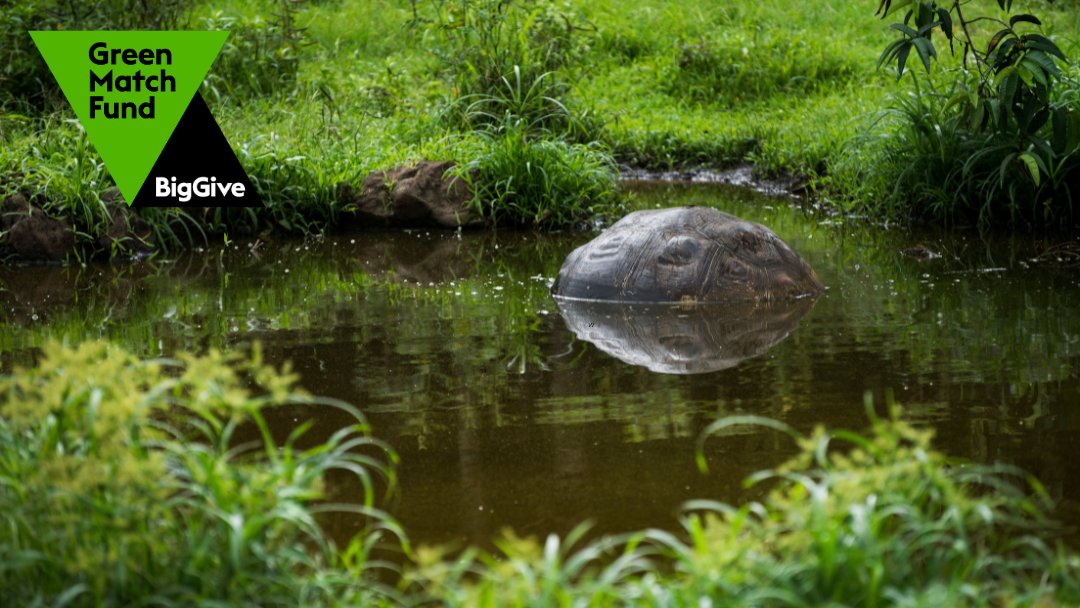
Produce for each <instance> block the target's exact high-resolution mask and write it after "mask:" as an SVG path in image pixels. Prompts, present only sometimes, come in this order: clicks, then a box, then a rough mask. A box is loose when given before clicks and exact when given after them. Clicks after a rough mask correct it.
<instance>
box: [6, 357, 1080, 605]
mask: <svg viewBox="0 0 1080 608" xmlns="http://www.w3.org/2000/svg"><path fill="white" fill-rule="evenodd" d="M290 404H291V405H298V404H304V405H309V406H310V405H316V406H318V407H328V408H334V409H335V410H337V411H340V412H343V413H344V414H345V416H346V417H348V418H349V419H351V420H353V424H351V425H347V426H345V427H344V428H342V429H341V430H340V431H338V432H336V433H334V434H333V435H332V436H330V437H329V438H327V439H325V440H323V441H319V440H316V441H315V442H314V445H308V446H307V447H301V445H302V444H303V443H304V441H305V440H304V439H303V437H304V435H305V433H306V432H307V431H308V429H309V428H310V423H300V424H299V425H298V426H297V427H296V430H295V431H293V432H292V433H290V434H289V436H288V437H273V436H271V434H270V431H269V430H268V429H267V426H266V423H265V421H264V417H263V416H264V412H265V410H266V409H267V408H271V407H289V406H290ZM867 411H868V413H869V415H870V420H871V427H870V429H869V431H868V432H867V434H865V435H862V434H858V433H853V432H850V431H840V430H833V431H827V430H823V429H818V430H816V431H814V432H813V434H811V435H809V436H802V435H800V434H798V433H797V432H795V431H794V430H792V429H790V428H788V427H786V426H785V425H783V424H782V423H778V422H775V421H772V420H769V419H761V418H756V417H735V418H727V419H721V420H719V421H717V422H716V423H714V424H713V425H712V426H710V427H709V429H708V430H707V431H706V433H705V434H704V435H702V437H701V439H700V440H699V448H698V454H699V456H698V458H699V466H700V467H701V468H702V470H703V471H706V470H707V469H708V460H709V459H708V457H707V455H706V454H707V450H706V449H705V448H707V447H708V443H711V442H715V441H719V439H715V438H714V439H710V437H711V436H713V435H715V436H718V437H724V436H725V433H726V432H727V430H728V429H732V428H736V427H738V426H741V425H746V424H756V425H765V426H767V427H770V428H773V429H776V430H778V431H781V432H784V433H788V434H789V435H791V436H792V437H793V438H794V439H795V440H796V442H797V443H798V445H799V447H800V450H799V453H798V454H797V455H796V456H795V457H794V458H792V459H791V460H789V461H788V462H787V463H785V464H783V465H781V466H780V467H778V468H776V469H775V470H771V471H763V472H761V473H759V474H757V475H755V476H753V477H752V478H751V479H750V483H753V484H769V486H770V489H769V491H768V492H767V494H765V495H764V499H763V500H762V501H761V502H751V503H749V504H746V505H743V506H741V507H733V506H728V505H723V504H718V503H712V502H704V501H698V502H694V503H690V504H687V505H686V513H685V515H684V516H683V518H682V523H683V527H684V529H683V530H682V531H681V532H679V533H668V532H662V531H659V530H645V531H642V532H637V533H630V534H625V535H620V536H609V537H602V538H599V539H597V540H593V541H589V542H585V541H583V540H582V537H583V534H584V533H585V528H579V529H578V530H576V531H575V532H574V533H572V534H570V535H568V536H567V537H566V538H564V539H560V538H558V537H556V536H550V537H548V538H547V539H546V540H545V541H544V542H543V543H542V544H537V543H536V542H535V541H533V540H530V539H521V538H518V537H515V536H513V535H508V536H507V537H506V538H505V540H504V541H502V542H501V543H500V544H499V547H500V549H499V551H498V553H495V554H489V553H486V552H481V551H477V550H468V551H466V552H465V553H464V554H461V555H457V556H456V559H454V560H447V559H446V558H447V557H448V554H447V553H446V552H445V551H444V550H442V549H439V548H423V547H422V548H419V549H415V550H414V549H412V548H411V547H410V545H409V544H408V541H407V539H406V537H405V535H404V533H403V532H402V531H401V530H400V528H399V527H398V526H397V525H396V524H395V523H394V521H393V520H392V519H391V518H390V517H389V516H387V515H386V514H384V513H383V512H381V511H380V510H379V509H378V508H377V507H378V504H377V500H376V494H377V492H378V488H380V487H385V486H386V484H387V483H389V484H390V485H391V486H392V484H393V479H394V477H393V471H394V468H393V462H394V459H393V454H392V453H390V452H389V451H388V450H387V449H386V448H385V447H384V446H382V445H381V444H380V443H379V442H378V441H376V440H373V439H371V438H370V436H369V435H368V434H367V429H366V426H365V425H364V422H363V418H362V417H361V416H360V414H359V413H358V412H357V411H356V410H354V409H353V408H352V407H351V406H349V405H346V404H343V403H340V402H337V401H331V400H326V399H318V398H312V397H309V396H306V395H304V394H302V393H300V392H298V391H297V390H296V389H295V388H294V386H293V378H292V376H290V375H289V373H288V371H287V370H285V371H282V372H276V371H274V370H272V369H269V368H267V367H265V366H264V365H262V363H261V362H260V356H259V351H258V349H256V350H255V351H254V353H253V356H252V358H251V359H250V360H247V359H242V358H236V357H231V356H223V355H220V354H217V353H213V352H212V353H210V354H208V355H206V356H203V357H182V358H181V359H180V360H178V361H166V360H158V361H141V360H139V359H137V358H135V357H133V356H132V355H130V354H128V353H126V352H124V351H123V350H122V349H120V348H119V347H116V346H113V345H109V344H108V343H101V342H87V343H84V344H83V345H81V346H80V347H77V348H67V347H62V346H60V345H58V344H53V345H51V346H49V347H48V348H46V349H45V352H44V355H43V357H42V359H41V361H40V363H39V365H38V366H37V367H35V368H30V369H20V370H18V371H17V372H16V373H15V374H14V375H12V376H8V377H5V378H4V379H3V380H2V383H0V414H2V415H0V439H2V440H3V442H4V445H5V446H7V447H6V449H5V451H4V457H3V459H2V460H0V481H2V483H0V506H2V507H3V509H2V513H3V521H4V525H3V526H0V548H2V549H3V551H2V554H3V556H4V557H3V558H2V560H0V581H2V582H3V587H4V590H5V598H6V599H8V600H10V601H14V602H15V603H17V604H20V605H34V604H56V603H60V604H65V605H135V604H138V605H143V604H155V605H172V604H185V605H190V604H192V603H205V602H210V603H221V602H224V603H228V604H258V605H297V604H303V605H312V606H317V605H370V604H413V603H425V602H437V603H440V604H444V605H465V606H477V605H490V606H505V605H523V604H529V605H566V604H575V605H576V604H583V605H584V604H589V605H594V604H595V605H621V604H649V605H688V604H695V605H696V604H697V603H699V602H700V601H701V600H702V599H703V598H710V599H711V600H712V601H713V602H716V603H719V604H725V605H726V604H735V605H777V606H782V605H792V606H795V605H824V604H833V605H867V606H883V605H927V604H928V603H935V604H943V605H965V606H1001V605H1058V604H1067V603H1073V604H1074V603H1075V602H1076V601H1078V600H1080V586H1078V584H1077V581H1078V580H1080V578H1078V574H1080V572H1078V569H1080V558H1078V556H1076V555H1075V554H1074V553H1072V552H1071V551H1069V550H1067V549H1065V548H1064V547H1062V546H1059V545H1057V544H1056V543H1055V540H1054V539H1055V535H1056V534H1057V528H1056V525H1055V524H1054V523H1053V522H1052V521H1050V520H1048V519H1047V518H1046V516H1045V515H1044V513H1045V509H1046V506H1047V505H1046V504H1045V499H1044V498H1043V495H1042V493H1041V489H1040V487H1039V486H1038V485H1037V484H1034V485H1031V486H1028V485H1026V484H1025V477H1024V476H1023V475H1022V474H1021V473H1020V472H1018V471H1016V470H1013V469H1008V468H1002V467H995V466H979V465H964V464H962V463H956V462H951V461H950V460H948V459H946V458H944V457H943V456H942V455H940V454H939V453H937V452H936V451H935V450H934V449H933V448H932V447H931V445H930V441H931V433H930V432H927V431H922V430H917V429H914V428H912V427H911V426H909V425H907V424H906V423H904V422H902V421H901V420H899V419H898V418H897V417H896V414H897V413H896V411H893V412H892V413H891V414H890V417H889V418H885V419H879V418H877V417H876V415H875V414H874V410H873V408H872V407H870V406H869V405H868V408H867ZM308 443H310V442H308ZM342 475H345V476H351V477H354V478H355V479H356V480H358V481H359V483H354V484H349V483H343V482H342V480H341V476H342ZM342 487H345V488H353V490H352V491H355V492H359V493H360V495H359V496H343V495H342V493H341V491H340V490H339V489H337V488H342ZM335 509H347V510H349V511H351V512H355V513H356V514H357V516H358V517H361V518H363V519H364V520H365V521H367V522H368V525H367V526H366V527H365V528H363V529H362V530H361V531H360V532H359V533H358V534H356V535H355V536H354V537H353V538H351V539H345V540H344V541H342V540H341V539H331V538H329V537H327V536H326V535H325V534H324V533H323V532H322V531H321V529H320V527H319V525H318V520H319V517H320V514H321V513H325V512H327V511H331V510H335ZM386 550H393V551H396V552H399V555H401V557H398V558H395V559H393V560H392V561H390V562H387V561H386V560H385V559H382V558H379V557H377V552H379V551H386Z"/></svg>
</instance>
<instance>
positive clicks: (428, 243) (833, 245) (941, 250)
mask: <svg viewBox="0 0 1080 608" xmlns="http://www.w3.org/2000/svg"><path fill="white" fill-rule="evenodd" d="M637 204H638V205H639V206H641V207H654V206H658V205H659V206H663V205H685V204H704V205H711V206H715V207H718V208H720V209H723V210H725V211H728V212H731V213H734V214H736V215H739V216H742V217H744V218H747V219H751V220H755V221H759V222H762V223H764V224H766V225H768V226H770V227H772V228H773V229H774V230H775V231H776V232H777V233H778V234H780V236H781V237H783V238H784V239H785V240H787V241H788V242H789V243H790V244H791V245H792V246H793V247H795V249H796V250H797V251H799V252H800V253H802V254H803V256H804V257H805V258H806V259H807V260H808V261H809V262H810V263H811V265H812V266H813V267H814V268H815V269H816V270H817V272H818V274H819V276H820V277H821V279H822V281H823V282H824V283H825V284H826V285H827V286H828V290H827V291H826V292H825V293H824V294H823V295H822V296H821V297H820V298H818V299H817V301H815V302H812V303H808V304H806V305H802V306H801V308H800V309H799V310H796V311H794V312H792V311H780V312H778V313H776V314H771V313H770V314H771V316H770V314H765V315H764V316H763V315H762V314H761V313H760V312H759V313H753V312H751V313H732V314H730V315H728V316H724V314H721V313H717V314H716V315H704V317H705V318H703V319H702V318H696V317H695V314H694V313H690V312H686V311H676V312H675V313H673V314H672V313H668V312H664V311H660V312H657V311H655V310H644V311H642V313H641V314H635V315H628V314H627V313H625V311H614V312H612V311H604V310H601V311H599V312H597V311H596V310H585V311H581V310H578V311H566V310H563V311H560V307H559V306H558V304H557V303H556V302H555V301H554V300H552V299H551V297H550V296H549V294H548V286H549V284H550V281H551V280H552V278H553V277H554V275H555V273H556V271H557V270H558V267H559V265H560V263H561V261H562V259H563V257H564V256H565V255H566V254H567V253H568V252H569V251H570V250H571V249H573V248H574V247H575V246H577V245H579V244H581V243H582V242H584V241H585V240H587V239H588V238H589V235H587V234H580V233H564V234H543V235H538V234H530V233H504V232H500V233H497V234H492V233H488V232H484V233H478V234H469V233H465V234H460V235H456V234H444V233H427V232H423V231H417V232H411V233H393V234H390V233H386V234H365V235H359V236H356V237H326V238H324V239H318V240H311V241H307V242H297V241H271V242H267V243H258V244H253V243H243V244H232V245H230V246H228V247H216V248H210V249H207V250H204V251H197V252H192V253H189V254H184V255H178V256H165V257H163V258H161V259H157V260H153V261H150V262H139V263H133V264H130V265H124V264H114V265H111V266H89V267H75V268H41V267H36V268H0V286H2V289H3V290H2V291H0V318H2V319H4V320H5V322H4V324H3V326H2V329H0V365H2V366H3V367H4V368H5V369H10V367H11V366H12V365H13V364H16V363H27V362H31V361H33V358H34V356H35V353H36V348H37V347H38V346H40V345H41V344H43V343H44V342H45V341H46V340H48V339H50V338H61V339H65V340H68V341H78V340H82V339H85V338H89V337H107V338H110V339H113V340H115V341H118V342H120V343H123V344H125V345H126V346H127V347H129V348H131V349H133V350H135V351H137V352H139V353H141V354H144V355H148V356H150V355H155V356H156V355H162V354H170V353H173V352H176V351H177V350H189V351H200V350H204V349H206V348H209V347H226V348H238V349H246V348H249V347H250V345H251V344H252V343H253V342H255V341H260V342H261V343H262V344H263V346H264V350H265V351H266V354H267V356H268V358H270V359H271V360H273V361H279V362H280V361H285V360H289V361H292V362H293V365H294V366H295V368H296V369H297V370H298V371H299V372H300V374H301V376H302V383H303V385H304V386H306V387H307V388H308V389H309V390H311V391H312V392H315V393H318V394H323V395H329V396H333V397H337V398H341V399H345V400H347V401H349V402H352V403H354V404H356V405H358V406H360V407H361V408H362V409H363V410H364V411H365V413H366V414H367V416H368V418H369V421H370V422H371V424H372V426H373V428H374V433H375V434H376V435H377V436H378V437H380V438H382V439H384V440H386V441H387V442H389V443H390V444H391V445H392V446H393V447H394V448H395V449H396V450H397V452H398V453H399V454H400V456H401V465H400V467H399V481H398V487H397V491H396V492H395V494H394V495H393V496H392V497H391V498H390V499H388V501H387V502H386V503H385V506H386V507H387V508H388V509H389V510H390V511H391V512H392V513H393V514H394V515H395V516H396V517H397V518H398V519H399V520H400V521H401V522H402V523H403V525H404V527H405V529H406V530H407V531H408V532H409V534H410V536H411V537H412V539H413V540H414V541H415V542H420V543H432V542H459V541H460V542H475V543H481V544H486V543H487V542H489V541H490V539H491V538H492V537H493V536H494V535H496V534H497V533H498V532H499V530H501V529H502V528H504V527H512V528H514V529H515V530H516V531H517V532H518V533H520V534H533V535H542V534H545V533H548V532H552V531H554V532H566V531H568V530H569V529H570V528H572V527H573V526H574V525H575V524H577V523H579V522H581V521H584V520H591V521H592V522H594V524H595V530H597V531H603V532H608V531H612V532H613V531H623V530H630V529H638V528H643V527H649V526H657V527H667V528H671V527H674V526H675V525H676V520H675V516H676V514H677V512H678V508H679V505H680V504H681V503H682V502H684V501H686V500H688V499H691V498H716V499H721V500H727V501H739V500H745V499H746V498H748V497H751V496H753V492H754V490H750V491H747V490H744V489H743V488H742V485H741V480H742V479H743V478H744V477H746V476H747V475H748V474H750V473H752V472H753V471H756V470H758V469H761V468H765V467H769V466H772V465H775V464H777V463H778V462H779V461H781V460H782V459H783V458H784V457H786V456H787V455H789V454H790V453H791V449H792V447H791V445H790V443H789V442H788V441H787V440H786V439H784V438H782V437H779V436H777V435H775V434H773V433H769V432H756V431H753V430H746V429H740V430H738V431H737V432H732V433H730V434H728V435H725V436H722V437H717V438H714V439H712V440H710V441H709V442H708V443H707V444H706V452H707V455H708V458H709V460H710V463H711V473H710V475H709V476H703V475H701V474H699V473H698V472H697V470H696V468H695V466H694V461H693V459H694V445H695V440H696V438H697V436H698V434H699V432H700V431H701V429H703V428H704V427H705V426H706V425H708V424H709V423H710V422H711V421H713V420H715V419H716V418H717V417H720V416H724V415H728V414H742V413H752V414H759V415H764V416H771V417H774V418H778V419H781V420H784V421H786V422H788V423H790V424H792V425H794V426H795V427H797V428H800V429H810V428H812V427H813V426H814V425H816V424H826V425H829V426H834V427H836V426H842V427H848V428H862V427H864V426H865V416H864V410H863V403H864V395H865V394H867V393H869V394H870V395H872V396H873V397H874V399H875V400H876V402H877V403H878V405H879V407H880V405H881V404H882V403H884V401H885V399H886V394H888V393H892V394H894V395H895V397H896V399H897V400H898V401H899V402H901V403H902V404H904V406H905V407H906V411H907V415H908V416H909V417H911V418H912V419H913V420H915V421H917V422H918V423H919V424H922V425H928V426H932V427H934V428H936V429H937V432H938V445H939V446H940V447H941V448H942V449H944V450H946V451H948V452H949V453H952V454H955V455H958V456H962V457H966V458H970V459H974V460H979V461H992V460H1000V461H1006V462H1010V463H1014V464H1018V465H1021V466H1023V467H1024V468H1026V469H1028V470H1029V471H1031V472H1033V473H1035V474H1036V475H1037V476H1038V477H1039V478H1040V479H1041V480H1042V481H1043V482H1044V483H1045V484H1046V486H1047V488H1048V489H1049V491H1050V493H1051V494H1053V495H1054V496H1055V497H1057V498H1059V499H1062V501H1063V502H1062V504H1063V510H1062V513H1063V515H1064V516H1065V517H1067V518H1070V519H1071V520H1072V521H1073V522H1075V523H1080V518H1077V517H1076V516H1075V515H1074V505H1076V504H1078V501H1080V469H1078V468H1077V467H1076V464H1075V463H1077V462H1080V379H1078V371H1077V370H1078V369H1080V272H1078V271H1077V270H1075V269H1069V268H1068V267H1067V265H1068V264H1067V263H1064V262H1067V260H1065V261H1064V262H1057V261H1056V260H1054V259H1051V257H1052V256H1051V257H1048V256H1042V257H1041V258H1038V256H1039V254H1040V253H1041V252H1042V251H1043V250H1044V249H1045V248H1046V246H1047V244H1048V243H1042V242H1035V241H1032V240H1030V239H1028V240H1015V239H1014V240H1009V239H989V240H983V239H980V238H979V237H978V236H977V235H972V234H966V235H965V234H952V235H942V234H911V233H907V232H898V231H895V230H883V229H881V228H858V227H854V226H848V225H845V224H844V223H842V222H837V221H836V220H830V219H826V218H822V217H815V216H814V215H813V214H808V213H806V212H804V211H803V210H801V209H798V208H796V207H793V206H792V205H791V204H790V203H789V202H788V201H785V200H781V199H770V198H764V197H760V196H757V195H751V194H747V193H742V192H738V191H733V190H725V189H721V188H716V187H708V186H694V187H671V186H651V187H650V186H646V185H640V186H638V187H637ZM911 249H914V250H913V251H909V253H914V254H916V255H915V256H911V255H905V254H904V253H902V251H903V250H911ZM925 258H929V259H925ZM1063 266H1065V267H1063ZM563 314H566V315H567V318H566V319H564V318H563ZM700 316H702V315H698V317H700ZM642 319H644V320H642ZM627 335H630V336H632V339H626V338H625V336H627ZM620 336H623V338H621V339H620ZM642 336H645V338H646V341H645V345H644V346H642V342H641V339H642ZM649 336H653V338H654V339H653V340H652V342H649V341H648V339H647V338H648V337H649ZM664 357H667V360H666V361H667V362H666V363H664V362H663V360H664V359H663V358H664ZM710 357H711V358H712V360H710ZM703 360H704V361H705V363H697V362H701V361H703ZM657 361H661V362H660V363H658V362H657ZM673 361H674V362H673ZM671 372H678V373H671ZM689 372H694V373H689ZM271 418H272V421H273V424H274V425H275V426H276V429H277V431H278V432H281V433H282V434H283V435H284V434H285V433H287V432H288V430H289V429H291V428H292V427H293V426H294V425H295V424H297V423H298V422H299V421H300V420H303V419H308V418H311V419H314V420H315V421H316V424H315V426H314V428H313V430H312V432H311V435H310V438H311V439H312V440H315V439H318V438H319V437H320V436H326V435H328V434H329V433H332V432H333V431H334V430H335V429H336V428H337V427H338V426H339V425H340V424H343V421H342V420H341V419H340V418H339V417H338V416H336V415H334V414H333V413H331V412H326V411H322V410H318V409H290V410H280V411H276V412H275V413H273V414H272V416H271ZM355 491H356V488H350V487H348V486H342V485H332V492H333V493H334V494H335V498H336V499H338V500H348V499H349V497H350V496H351V495H353V492H355ZM329 525H330V526H331V527H332V528H333V530H334V532H335V533H336V534H338V535H341V536H345V535H347V534H349V533H350V532H351V531H353V530H354V529H355V526H356V525H357V522H355V521H352V520H350V519H349V518H339V519H335V520H333V521H331V522H330V523H329Z"/></svg>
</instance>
